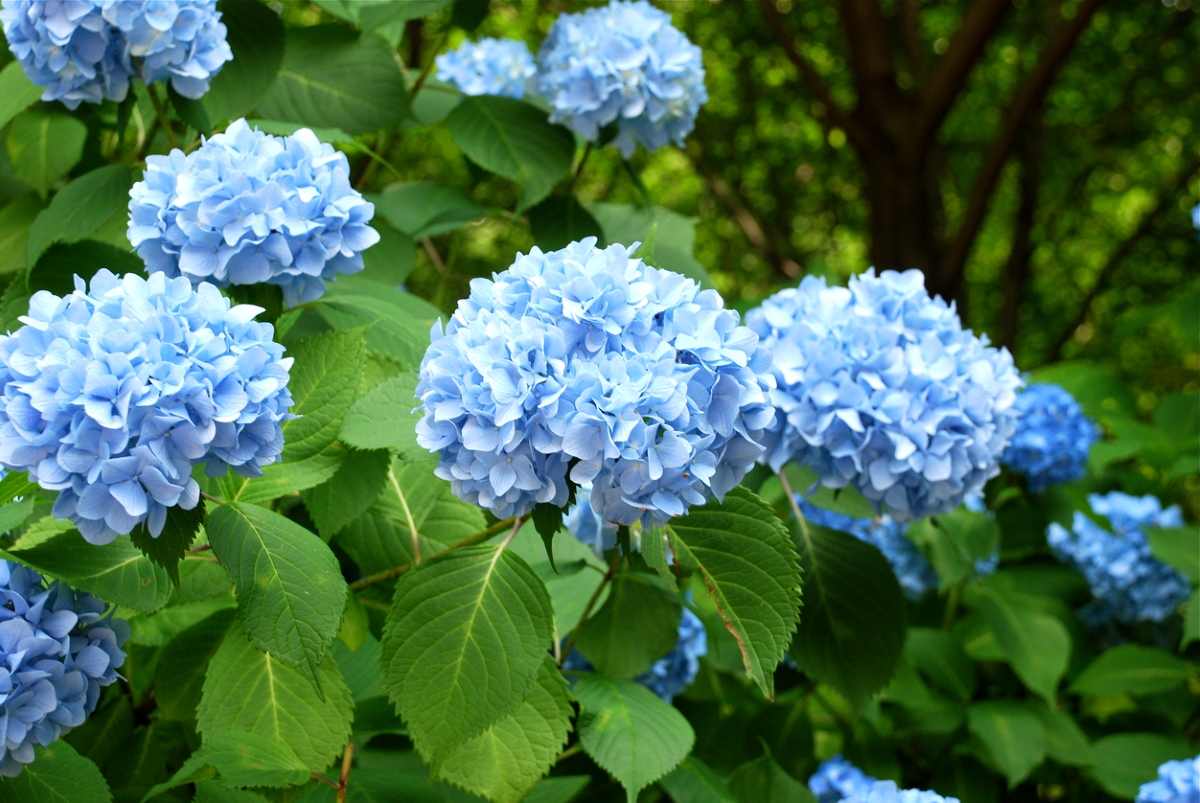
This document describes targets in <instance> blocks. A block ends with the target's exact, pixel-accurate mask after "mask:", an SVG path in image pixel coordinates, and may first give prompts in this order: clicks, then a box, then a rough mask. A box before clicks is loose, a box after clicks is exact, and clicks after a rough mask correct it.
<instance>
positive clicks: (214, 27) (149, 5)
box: [103, 0, 233, 100]
mask: <svg viewBox="0 0 1200 803" xmlns="http://www.w3.org/2000/svg"><path fill="white" fill-rule="evenodd" d="M103 6H104V19H105V21H107V22H108V23H109V24H110V25H112V26H113V28H114V29H115V30H114V37H115V38H116V39H117V40H118V41H120V43H121V47H122V55H123V59H124V63H126V64H129V65H132V67H133V69H135V70H136V71H138V72H140V73H141V76H142V80H144V81H145V82H146V83H147V84H149V83H152V82H154V81H166V80H168V79H169V80H170V81H171V86H172V87H174V89H175V91H176V92H178V93H179V94H180V95H183V96H184V97H185V98H192V99H193V100H198V99H199V98H201V97H202V96H203V95H204V93H206V92H208V85H209V81H211V80H212V78H213V76H215V75H216V74H217V73H218V72H220V71H221V68H222V67H224V66H225V62H227V61H231V60H232V59H233V51H232V50H230V48H229V43H228V42H226V41H225V34H226V30H225V25H224V24H223V23H222V22H221V12H219V11H217V0H154V1H153V2H146V1H145V0H105V2H104V3H103Z"/></svg>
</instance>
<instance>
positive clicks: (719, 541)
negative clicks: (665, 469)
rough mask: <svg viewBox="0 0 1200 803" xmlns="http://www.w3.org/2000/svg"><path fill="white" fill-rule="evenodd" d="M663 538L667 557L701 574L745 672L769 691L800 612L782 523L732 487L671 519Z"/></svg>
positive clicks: (792, 560) (755, 499)
mask: <svg viewBox="0 0 1200 803" xmlns="http://www.w3.org/2000/svg"><path fill="white" fill-rule="evenodd" d="M667 538H668V540H669V542H670V545H671V550H672V551H673V552H674V553H675V560H677V561H679V563H680V565H681V566H683V568H685V569H688V570H694V571H698V572H700V575H701V576H702V577H703V578H704V584H705V585H706V586H707V588H708V593H709V594H710V595H712V597H713V599H714V600H715V601H716V604H717V609H718V611H719V612H720V614H721V620H722V621H723V622H724V623H725V627H726V628H728V629H729V632H730V633H732V634H733V637H734V638H735V639H737V642H738V648H739V649H740V650H741V653H742V661H743V663H744V665H745V667H746V674H747V675H749V676H750V677H751V678H753V680H754V682H755V683H757V684H758V687H759V688H760V689H762V692H763V694H765V695H766V696H767V697H773V696H774V695H775V667H776V666H778V665H779V662H780V661H782V660H783V654H784V651H785V650H786V649H787V645H788V642H789V641H790V640H791V638H792V634H793V633H794V632H795V630H796V621H797V619H798V618H799V616H800V567H799V565H798V564H797V561H796V551H795V549H794V547H793V546H792V542H791V540H790V539H789V538H788V535H787V529H786V528H785V527H784V526H783V523H782V522H781V521H779V519H778V518H777V517H776V516H775V513H774V511H773V510H771V508H770V506H768V505H767V504H766V503H765V502H763V501H762V500H761V499H759V498H758V497H757V496H755V495H754V494H752V493H750V492H749V491H746V490H744V489H742V488H734V489H733V490H732V491H730V492H729V495H728V496H726V497H725V501H724V503H718V502H717V501H716V500H712V501H710V502H709V503H708V504H707V505H705V506H704V507H702V508H693V509H692V510H691V512H690V513H688V515H686V516H684V517H682V518H678V519H674V520H672V522H671V524H670V525H669V526H668V527H667Z"/></svg>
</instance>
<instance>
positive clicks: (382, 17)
mask: <svg viewBox="0 0 1200 803" xmlns="http://www.w3.org/2000/svg"><path fill="white" fill-rule="evenodd" d="M448 5H450V0H384V1H383V2H379V0H375V2H369V1H368V2H366V3H361V4H360V5H359V6H358V10H357V21H358V23H359V24H360V25H362V28H363V30H364V31H373V30H375V29H376V28H382V27H383V26H385V25H396V24H403V23H405V22H408V21H409V20H414V19H419V18H421V17H427V16H429V15H430V14H432V13H433V12H435V11H438V10H439V9H442V8H445V7H446V6H448Z"/></svg>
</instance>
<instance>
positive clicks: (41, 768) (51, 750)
mask: <svg viewBox="0 0 1200 803" xmlns="http://www.w3.org/2000/svg"><path fill="white" fill-rule="evenodd" d="M35 752H36V755H35V757H34V759H33V761H32V762H31V763H29V764H26V765H25V769H23V770H22V771H21V774H20V775H18V776H17V777H16V778H5V779H4V780H2V781H0V789H3V790H4V800H5V801H6V803H112V799H113V797H112V792H111V791H109V788H108V782H107V781H106V780H104V776H103V775H101V774H100V770H99V768H97V767H96V765H95V764H93V763H92V762H90V761H88V760H87V759H86V758H84V757H83V756H81V755H79V753H77V752H75V748H73V747H71V745H69V744H67V743H66V742H64V741H62V740H61V739H60V740H59V741H57V742H54V743H53V744H51V745H50V746H49V747H38V748H36V751H35Z"/></svg>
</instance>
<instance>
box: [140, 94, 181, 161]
mask: <svg viewBox="0 0 1200 803" xmlns="http://www.w3.org/2000/svg"><path fill="white" fill-rule="evenodd" d="M146 94H147V95H149V96H150V103H152V104H153V105H154V116H155V119H156V120H158V122H159V125H161V126H162V130H163V133H164V134H166V135H167V142H169V143H171V147H172V148H178V147H179V139H178V138H177V137H176V136H175V132H174V131H173V130H171V123H170V122H169V121H168V120H167V111H166V108H165V107H164V106H163V102H162V98H160V97H159V96H158V90H157V89H155V88H154V84H152V83H150V84H146Z"/></svg>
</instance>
